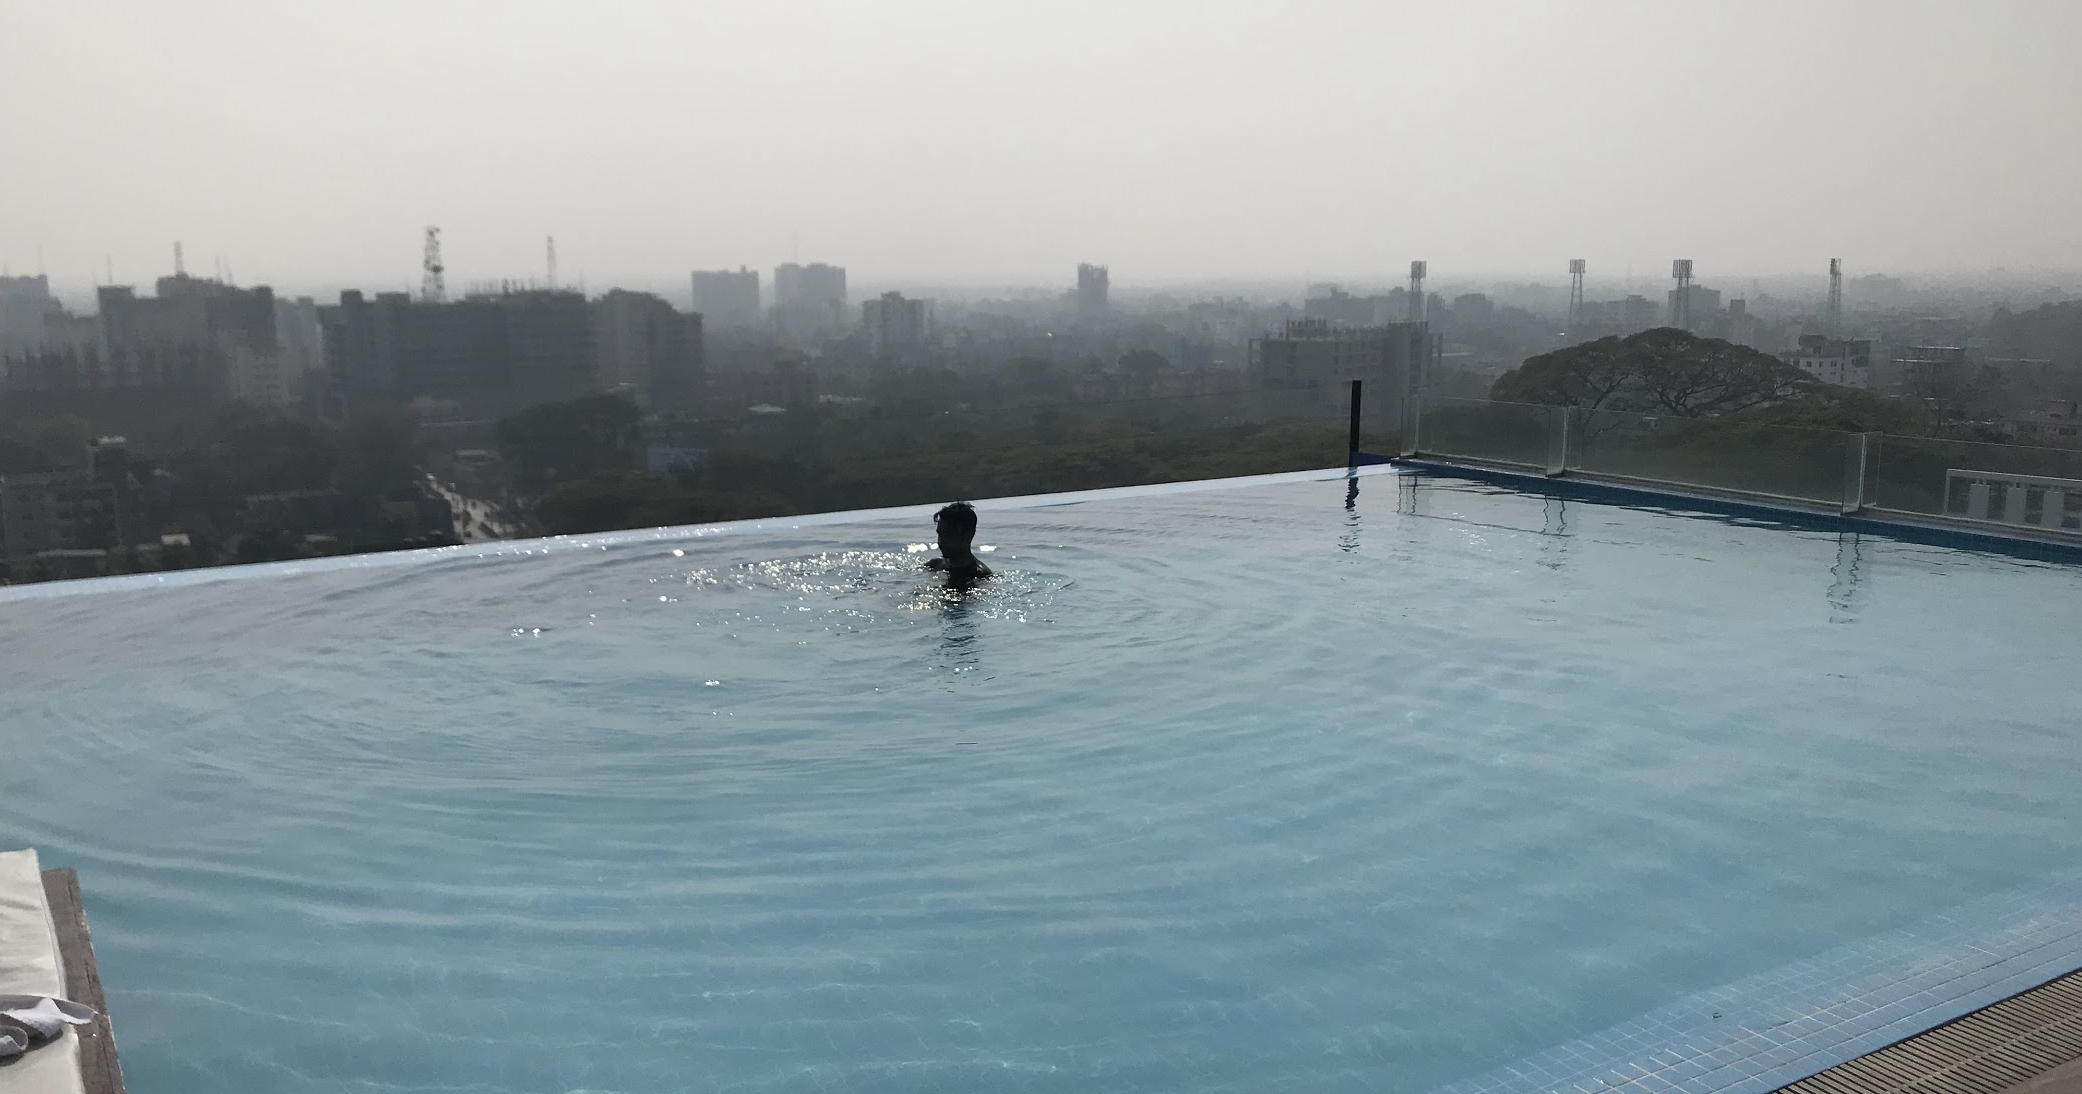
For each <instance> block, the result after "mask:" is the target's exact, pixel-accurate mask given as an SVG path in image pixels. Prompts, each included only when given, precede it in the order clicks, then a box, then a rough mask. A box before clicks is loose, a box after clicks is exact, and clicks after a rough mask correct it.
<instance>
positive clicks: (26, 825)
mask: <svg viewBox="0 0 2082 1094" xmlns="http://www.w3.org/2000/svg"><path fill="white" fill-rule="evenodd" d="M1013 504H1014V505H1015V506H1016V507H1006V506H1004V505H995V506H994V505H988V504H986V505H984V506H983V507H982V509H983V514H982V515H983V526H982V533H981V536H980V538H979V541H980V542H983V543H988V544H990V545H992V546H993V547H994V548H995V550H994V551H993V553H991V554H989V555H987V556H986V558H987V559H988V560H989V561H990V562H991V564H992V566H994V567H995V568H996V569H997V570H998V572H999V574H1000V577H999V579H998V580H997V581H996V582H994V583H992V584H990V585H989V586H987V587H986V588H985V589H983V590H981V591H980V592H978V593H975V594H971V595H969V596H966V597H962V596H956V595H951V594H949V593H947V592H946V591H944V590H942V589H939V588H936V587H935V585H934V582H933V581H932V580H930V579H929V578H928V577H927V576H925V575H923V574H921V573H920V572H919V571H918V568H917V567H918V564H919V563H920V562H921V561H922V560H923V558H924V557H926V556H925V555H923V554H920V553H917V552H916V551H915V550H913V549H912V548H911V545H914V544H919V543H920V542H921V541H924V540H927V539H929V538H930V529H931V522H930V520H929V518H928V516H927V514H928V513H929V512H930V510H929V509H919V510H912V511H906V512H903V513H898V514H879V515H867V516H852V517H846V518H843V519H829V518H826V519H821V520H801V521H782V522H771V523H769V524H767V525H764V526H760V525H743V526H735V527H729V528H723V529H710V530H706V531H705V532H700V533H697V532H695V531H693V530H683V531H679V532H674V533H644V534H625V535H622V536H611V537H601V538H597V539H592V540H573V541H557V542H551V543H547V544H539V543H538V544H527V545H518V546H515V545H508V546H507V547H506V548H504V549H503V552H493V553H486V554H478V555H472V554H470V553H468V552H456V553H452V554H449V555H445V556H441V557H438V558H432V559H421V560H418V561H400V560H395V559H391V560H381V561H383V562H385V563H387V564H384V565H354V566H349V567H346V568H336V569H330V570H321V571H319V572H306V573H300V574H288V573H283V572H280V570H279V569H278V570H275V571H257V572H248V573H247V574H245V575H244V576H238V577H235V578H232V579H227V580H207V581H201V582H197V583H191V584H185V585H182V586H179V587H166V588H145V587H141V586H139V585H138V584H137V583H135V582H132V583H131V584H129V585H121V584H118V585H107V584H100V585H95V584H83V585H80V586H76V587H74V591H71V592H69V593H67V594H66V595H56V596H53V595H48V594H50V593H52V592H54V591H58V590H56V589H55V588H54V587H43V588H36V587H31V588H25V589H20V590H13V591H11V593H12V595H11V596H10V597H9V598H8V599H7V601H6V602H0V659H4V664H5V666H6V675H5V677H4V679H5V681H6V685H5V695H6V699H7V706H6V714H5V717H4V719H0V847H9V846H19V845H35V846H38V847H40V848H41V849H42V851H43V853H44V857H45V860H46V863H47V864H49V865H76V866H78V867H79V868H80V873H81V878H82V881H83V884H84V886H85V889H86V892H87V902H88V908H89V912H90V915H91V916H92V917H93V925H94V937H95V943H96V946H97V948H98V949H99V951H100V955H101V964H102V971H103V973H104V975H105V977H106V979H107V982H108V985H109V995H110V1006H111V1009H112V1010H113V1012H114V1015H115V1019H116V1031H117V1038H118V1041H119V1043H120V1045H121V1048H122V1054H123V1062H124V1066H125V1069H126V1071H127V1072H128V1075H129V1079H130V1085H131V1087H132V1088H133V1089H136V1090H139V1091H154V1092H187V1091H193V1092H220V1091H230V1092H249V1091H250V1092H259V1091H269V1092H278V1091H339V1092H346V1091H370V1090H384V1091H481V1092H506V1091H529V1092H566V1091H581V1090H584V1091H645V1092H649V1091H689V1090H703V1091H719V1090H742V1091H926V1090H936V1091H937V1090H944V1091H982V1090H1033V1091H1063V1092H1079V1094H1086V1092H1094V1091H1194V1092H1199V1091H1275V1090H1307V1091H1380V1090H1387V1091H1409V1092H1422V1091H1427V1090H1430V1089H1432V1088H1435V1087H1438V1086H1441V1085H1443V1084H1449V1083H1454V1082H1456V1081H1460V1080H1466V1079H1468V1078H1469V1077H1471V1076H1476V1075H1479V1074H1482V1073H1485V1072H1488V1071H1490V1070H1491V1069H1493V1068H1496V1067H1498V1066H1499V1065H1502V1064H1506V1063H1509V1062H1511V1061H1514V1060H1518V1059H1520V1058H1522V1057H1525V1056H1528V1055H1530V1054H1534V1053H1537V1052H1539V1051H1541V1050H1543V1049H1547V1048H1549V1047H1551V1046H1555V1045H1557V1044H1561V1043H1563V1042H1568V1041H1571V1040H1572V1039H1575V1038H1579V1037H1584V1036H1587V1035H1589V1034H1592V1033H1594V1032H1595V1031H1597V1030H1600V1029H1604V1028H1606V1027H1610V1026H1613V1025H1615V1024H1616V1023H1620V1022H1623V1021H1625V1020H1627V1019H1629V1018H1630V1017H1633V1016H1636V1015H1641V1014H1644V1013H1646V1012H1650V1011H1653V1010H1655V1009H1656V1008H1659V1007H1664V1006H1667V1005H1669V1004H1670V1003H1671V1002H1672V1001H1673V1000H1677V999H1681V998H1683V997H1686V996H1688V995H1691V994H1693V993H1698V992H1702V991H1705V990H1707V989H1710V988H1713V987H1715V986H1716V985H1723V984H1728V983H1730V982H1733V981H1737V980H1740V979H1742V978H1744V977H1752V976H1756V975H1758V974H1761V973H1766V972H1768V971H1769V970H1773V969H1777V968H1780V967H1783V966H1787V965H1788V964H1790V963H1795V962H1800V961H1803V960H1806V959H1809V958H1812V957H1813V956H1814V955H1816V954H1820V953H1823V952H1825V951H1830V950H1832V949H1835V948H1838V947H1842V946H1845V945H1846V944H1849V943H1855V942H1857V941H1858V940H1860V939H1865V938H1870V937H1873V936H1876V935H1879V934H1881V933H1883V932H1888V931H1895V930H1899V929H1903V928H1907V927H1911V926H1913V925H1915V924H1917V923H1921V922H1926V921H1930V920H1932V918H1933V917H1942V916H1945V915H1946V914H1947V913H1948V911H1949V910H1951V909H1953V908H1955V907H1958V906H1960V905H1961V904H1962V903H1964V902H1967V901H1969V900H1971V899H1973V898H1975V897H1977V896H1980V895H1983V894H1987V893H1992V892H2001V891H2006V890H2010V889H2015V888H2018V887H2028V886H2030V885H2033V884H2035V883H2037V882H2039V881H2040V880H2042V879H2044V878H2046V877H2049V876H2052V875H2054V874H2057V873H2059V872H2061V871H2064V870H2068V869H2070V868H2072V867H2074V866H2076V865H2077V864H2078V863H2082V794H2078V793H2076V787H2077V786H2078V785H2082V778H2078V776H2082V748H2078V747H2077V739H2076V738H2077V726H2078V725H2082V707H2078V698H2077V696H2078V693H2082V684H2078V681H2082V643H2078V642H2077V641H2076V638H2075V636H2076V634H2077V633H2078V632H2077V625H2078V622H2082V569H2077V568H2072V567H2063V566H2059V565H2051V564H2043V563H2033V562H2025V561H2017V560H2013V559H2008V558H2004V557H1999V556H1994V555H1988V554H1977V553H1969V552H1963V551H1955V550H1948V549H1942V548H1934V547H1925V546H1916V545H1911V544H1905V543H1899V542H1893V541H1888V540H1882V539H1876V538H1873V537H1870V536H1867V537H1863V538H1862V539H1861V538H1860V537H1857V536H1850V535H1842V536H1840V535H1837V534H1834V533H1830V534H1822V533H1816V532H1811V531H1802V530H1797V529H1793V528H1787V527H1780V526H1774V525H1770V524H1764V523H1756V522H1741V521H1731V520H1725V519H1716V518H1711V517H1705V516H1698V515H1687V514H1683V513H1676V512H1662V511H1650V510H1643V509H1630V508H1621V507H1616V506H1609V505H1594V504H1584V503H1582V502H1576V501H1569V502H1563V501H1559V500H1555V499H1551V498H1543V497H1539V496H1533V495H1526V494H1518V493H1513V492H1509V491H1505V490H1500V489H1494V488H1488V487H1482V486H1477V485H1474V484H1471V483H1464V482H1456V481H1454V480H1448V479H1423V480H1419V479H1416V478H1412V477H1407V476H1397V475H1380V476H1372V477H1367V478H1364V479H1361V480H1358V481H1356V482H1353V483H1349V484H1348V483H1347V482H1344V481H1310V480H1309V479H1308V477H1306V476H1289V477H1283V478H1280V479H1276V480H1264V481H1257V482H1250V483H1244V484H1240V485H1239V484H1223V485H1217V486H1210V487H1206V488H1201V489H1192V490H1170V491H1164V490H1159V491H1145V492H1132V491H1131V492H1125V493H1120V494H1114V495H1102V496H1096V497H1093V498H1091V499H1089V500H1081V501H1077V502H1075V503H1070V504H1050V505H1038V504H1032V503H1028V504H1024V505H1019V504H1018V503H1013ZM206 576H212V577H215V576H223V575H206ZM1716 1017H1718V1015H1716Z"/></svg>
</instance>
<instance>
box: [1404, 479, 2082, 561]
mask: <svg viewBox="0 0 2082 1094" xmlns="http://www.w3.org/2000/svg"><path fill="white" fill-rule="evenodd" d="M1395 466H1396V467H1398V468H1401V469H1404V470H1406V471H1410V472H1413V473H1415V474H1419V475H1425V476H1431V477H1438V478H1450V479H1465V480H1468V481H1470V482H1479V483H1484V484H1488V485H1492V486H1502V487H1505V488H1506V489H1510V490H1513V491H1517V492H1519V493H1524V494H1537V495H1544V496H1547V497H1558V498H1567V499H1572V500H1576V501H1584V502H1590V503H1593V504H1599V505H1617V506H1621V507H1625V508H1635V509H1639V508H1647V509H1655V510H1660V511H1664V512H1669V511H1672V510H1675V511H1678V512H1682V513H1685V514H1688V515H1689V514H1705V515H1708V516H1717V517H1729V518H1734V519H1738V520H1758V521H1769V522H1771V523H1774V524H1780V525H1784V526H1787V527H1792V528H1805V529H1809V530H1811V531H1821V532H1858V533H1862V534H1866V535H1873V536H1883V537H1885V538H1888V539H1895V540H1900V541H1902V542H1904V543H1916V544H1921V545H1923V546H1926V547H1946V548H1951V549H1953V550H1961V551H1982V552H1986V553H1989V554H1998V555H2006V556H2009V557H2012V558H2024V559H2031V560H2033V561H2038V562H2059V563H2074V562H2082V544H2077V543H2072V542H2068V541H2065V540H2050V539H2039V538H2036V537H2032V536H2028V535H2005V534H2002V533H2000V532H1996V531H1993V530H1989V531H1982V530H1980V529H1976V528H1968V527H1959V526H1955V525H1953V524H1949V523H1940V522H1939V521H1938V518H1929V522H1928V523H1926V522H1924V521H1923V520H1922V519H1919V517H1918V516H1917V515H1916V514H1912V513H1899V512H1896V511H1893V510H1868V511H1867V512H1865V513H1860V514H1854V515H1842V514H1837V513H1834V512H1829V511H1827V510H1826V509H1825V507H1822V506H1819V505H1801V504H1799V503H1797V502H1795V501H1794V500H1792V499H1784V500H1763V499H1756V500H1751V499H1745V498H1740V497H1736V496H1732V494H1722V493H1705V492H1689V491H1687V490H1685V488H1684V487H1683V486H1682V485H1679V484H1675V483H1673V484H1670V485H1669V486H1668V487H1667V488H1657V487H1654V486H1648V485H1643V484H1641V483H1637V482H1632V481H1628V482H1618V481H1611V480H1604V479H1599V478H1596V477H1591V476H1585V475H1580V474H1570V475H1565V476H1557V477H1551V476H1547V475H1543V474H1541V473H1539V472H1536V471H1524V470H1511V469H1508V468H1502V467H1491V466H1488V465H1482V464H1471V463H1461V462H1457V461H1454V460H1449V459H1441V458H1436V457H1431V456H1423V457H1405V458H1403V459H1399V460H1397V461H1396V464H1395ZM1876 513H1881V514H1884V515H1873V514H1876ZM2025 531H2028V529H2027V530H2025Z"/></svg>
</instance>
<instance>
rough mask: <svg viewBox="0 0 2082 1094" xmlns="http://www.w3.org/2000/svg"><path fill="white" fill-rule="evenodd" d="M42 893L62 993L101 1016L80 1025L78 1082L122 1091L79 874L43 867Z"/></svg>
mask: <svg viewBox="0 0 2082 1094" xmlns="http://www.w3.org/2000/svg"><path fill="white" fill-rule="evenodd" d="M43 893H44V899H45V900H47V901H49V903H50V906H51V923H52V925H53V926H54V927H56V928H57V932H58V954H59V957H60V958H61V959H62V960H63V962H64V964H65V995H66V997H67V998H69V999H71V1000H72V1001H73V1002H75V1003H85V1004H86V1005H88V1006H90V1007H93V1008H94V1011H95V1013H97V1014H99V1015H101V1017H99V1018H97V1019H95V1020H94V1024H93V1025H91V1026H82V1027H80V1029H79V1042H80V1080H81V1082H82V1084H83V1085H84V1086H85V1087H86V1091H87V1094H124V1092H123V1065H122V1064H121V1062H119V1061H118V1060H117V1059H116V1033H115V1027H114V1025H112V1024H111V1023H110V1021H109V1017H108V998H107V996H106V995H104V994H103V992H102V990H101V968H100V966H99V965H97V964H95V962H94V939H93V937H92V936H91V935H89V934H88V933H87V909H86V905H85V904H83V903H82V902H81V900H80V879H79V875H78V874H77V873H74V872H73V871H72V870H71V869H70V868H61V869H57V870H45V871H44V872H43Z"/></svg>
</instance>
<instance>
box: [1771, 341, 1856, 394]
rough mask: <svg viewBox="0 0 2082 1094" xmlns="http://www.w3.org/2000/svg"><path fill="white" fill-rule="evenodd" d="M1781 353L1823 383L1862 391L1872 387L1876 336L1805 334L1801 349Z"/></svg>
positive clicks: (1783, 357) (1783, 358)
mask: <svg viewBox="0 0 2082 1094" xmlns="http://www.w3.org/2000/svg"><path fill="white" fill-rule="evenodd" d="M1778 356H1779V359H1780V360H1782V361H1784V362H1785V363H1787V364H1789V365H1792V366H1794V367H1796V368H1798V369H1799V370H1800V371H1802V372H1805V373H1807V374H1808V375H1809V376H1812V377H1814V378H1815V379H1817V380H1820V381H1822V382H1823V383H1828V384H1840V385H1842V386H1844V387H1854V388H1858V389H1859V390H1861V391H1863V390H1867V389H1869V388H1871V387H1872V340H1871V339H1869V338H1848V339H1846V338H1832V337H1830V336H1828V335H1826V334H1803V335H1801V336H1800V348H1799V349H1790V350H1787V351H1785V352H1784V353H1781V354H1779V355H1778Z"/></svg>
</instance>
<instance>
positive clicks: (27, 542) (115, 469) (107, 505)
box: [0, 437, 142, 558]
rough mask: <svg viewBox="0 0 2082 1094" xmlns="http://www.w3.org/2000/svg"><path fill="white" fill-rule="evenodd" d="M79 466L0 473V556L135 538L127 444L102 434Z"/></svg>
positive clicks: (120, 543) (135, 500)
mask: <svg viewBox="0 0 2082 1094" xmlns="http://www.w3.org/2000/svg"><path fill="white" fill-rule="evenodd" d="M87 461H88V462H87V469H86V470H84V471H47V472H37V473H32V474H22V475H0V557H16V558H19V557H23V556H27V555H34V554H37V553H39V552H42V551H76V550H97V549H99V550H106V549H109V548H114V547H124V546H128V545H129V544H132V543H136V542H137V541H138V538H139V537H138V532H139V528H140V521H141V515H142V514H141V513H140V512H139V496H138V489H137V480H136V479H135V478H133V477H132V476H131V473H130V456H129V452H128V445H127V444H126V442H125V441H124V440H123V438H121V437H103V438H101V439H99V440H96V441H94V442H92V443H91V444H90V445H89V446H88V449H87Z"/></svg>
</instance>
